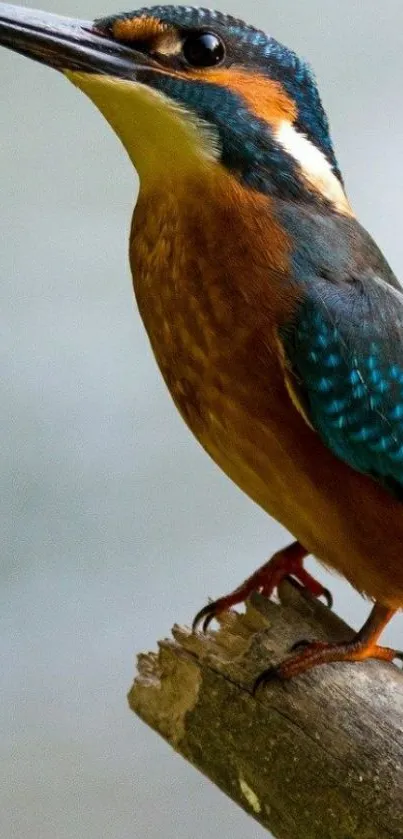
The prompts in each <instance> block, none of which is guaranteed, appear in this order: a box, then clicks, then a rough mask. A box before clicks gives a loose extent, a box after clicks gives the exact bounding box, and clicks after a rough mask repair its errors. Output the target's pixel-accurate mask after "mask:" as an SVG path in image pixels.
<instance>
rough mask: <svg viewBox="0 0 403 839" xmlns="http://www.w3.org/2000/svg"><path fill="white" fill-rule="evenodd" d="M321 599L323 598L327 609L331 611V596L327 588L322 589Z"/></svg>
mask: <svg viewBox="0 0 403 839" xmlns="http://www.w3.org/2000/svg"><path fill="white" fill-rule="evenodd" d="M322 597H324V598H325V600H326V604H327V607H328V609H333V595H332V592H331V591H329V589H328V588H324V589H323V592H322Z"/></svg>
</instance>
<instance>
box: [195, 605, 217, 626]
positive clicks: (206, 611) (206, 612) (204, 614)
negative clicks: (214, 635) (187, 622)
mask: <svg viewBox="0 0 403 839" xmlns="http://www.w3.org/2000/svg"><path fill="white" fill-rule="evenodd" d="M210 615H211V603H208V604H207V606H203V609H200V612H198V613H197V615H196V617H195V619H194V621H193V623H192V632H197V630H198V628H199V625H200V624H201V622H202V621H204V619H205V618H206V619H207V618H209V617H210ZM213 617H214V614H213ZM202 629H203V632H204V631H205V630H204V623H203V627H202Z"/></svg>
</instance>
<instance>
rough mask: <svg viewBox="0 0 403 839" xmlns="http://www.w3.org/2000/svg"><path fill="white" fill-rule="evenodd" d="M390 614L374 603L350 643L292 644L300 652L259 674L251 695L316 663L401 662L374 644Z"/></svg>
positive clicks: (398, 655)
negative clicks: (370, 660)
mask: <svg viewBox="0 0 403 839" xmlns="http://www.w3.org/2000/svg"><path fill="white" fill-rule="evenodd" d="M393 615H394V611H392V610H391V609H387V607H385V606H382V605H381V604H380V603H375V606H374V607H373V609H372V611H371V614H370V616H369V618H368V620H367V622H366V623H365V624H364V626H363V628H362V629H361V630H360V631H359V632H358V633H357V634H356V636H355V637H354V638H353V639H352V640H351V641H346V642H344V643H338V644H326V643H323V642H321V641H313V642H308V641H300V642H298V643H297V644H294V646H293V647H292V650H291V651H292V652H294V651H295V650H298V649H300V648H301V647H302V651H301V652H298V653H297V655H294V656H292V657H291V658H288V659H286V660H285V661H283V662H282V663H281V664H279V665H278V666H277V667H270V668H269V669H268V670H265V671H264V672H263V673H261V675H260V676H259V677H258V678H257V680H256V682H255V684H254V688H253V692H254V693H255V692H256V691H257V689H258V688H259V687H260V686H261V685H263V684H267V683H268V682H272V681H274V680H276V679H280V680H287V679H292V678H294V676H299V675H300V674H301V673H306V672H307V671H308V670H311V669H312V668H313V667H318V665H319V664H327V663H328V662H331V661H364V660H365V659H367V658H374V659H379V660H381V661H393V660H394V659H395V658H396V659H400V661H403V652H398V651H397V650H392V649H390V648H389V647H380V646H378V644H377V640H378V638H379V636H380V634H381V632H382V630H383V629H384V628H385V626H386V624H387V623H388V622H389V620H390V619H391V617H392V616H393Z"/></svg>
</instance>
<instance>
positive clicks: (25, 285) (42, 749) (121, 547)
mask: <svg viewBox="0 0 403 839" xmlns="http://www.w3.org/2000/svg"><path fill="white" fill-rule="evenodd" d="M216 6H217V8H220V9H222V10H225V11H230V12H232V13H235V14H239V15H242V16H244V17H246V18H247V19H248V22H251V23H254V24H256V25H258V26H260V27H262V28H265V29H266V30H267V31H268V32H270V33H271V34H273V35H275V36H276V37H278V38H279V39H280V40H283V41H284V42H285V43H287V44H288V45H289V46H292V47H293V48H294V49H296V50H297V51H299V52H301V53H302V54H304V55H305V56H306V57H308V58H309V59H310V60H311V62H312V64H313V65H314V67H315V70H316V72H317V76H318V79H319V83H320V89H321V92H322V94H323V98H324V102H325V105H326V107H327V110H328V112H329V115H330V119H331V125H332V128H333V136H334V140H335V144H336V149H337V152H338V156H339V160H340V163H341V167H342V170H343V172H344V175H345V177H346V182H347V187H348V191H349V195H350V198H351V200H352V203H353V205H354V208H355V210H356V212H357V214H358V216H359V218H360V220H361V221H362V223H363V224H364V225H365V226H366V227H367V228H368V229H369V230H370V231H371V233H372V234H373V235H374V236H375V238H376V239H377V241H378V243H379V245H380V246H381V248H382V249H383V251H384V252H385V255H386V256H387V258H388V259H389V260H390V262H391V264H392V266H393V267H394V269H395V270H396V272H397V274H398V275H399V273H400V275H401V274H402V269H403V245H402V235H401V194H402V187H403V180H402V167H401V145H402V129H403V117H402V108H401V103H402V88H401V79H402V73H403V49H402V47H403V36H402V32H403V6H402V3H401V0H387V1H386V2H380V0H378V2H375V0H366V2H365V3H363V2H362V1H361V2H358V1H357V0H340V2H338V3H326V2H323V1H322V2H319V0H306V2H305V3H300V2H299V0H282V2H281V3H279V2H274V0H261V2H253V3H251V4H248V3H246V2H245V0H244V2H230V0H227V1H226V2H225V3H220V2H218V0H216ZM46 8H47V9H49V11H52V12H60V13H64V14H69V15H77V16H80V17H84V18H85V17H87V18H91V17H94V16H100V15H103V14H107V13H111V12H115V11H117V9H116V7H114V6H113V5H108V4H106V5H104V6H100V5H99V4H95V3H93V2H89V1H88V2H86V3H85V4H84V5H81V4H79V3H78V2H77V0H71V2H70V5H68V4H65V5H63V6H62V5H61V4H60V3H59V2H50V0H48V2H47V4H46ZM0 79H1V82H0V185H1V189H0V204H1V219H2V232H1V246H0V278H1V282H0V298H1V304H0V318H1V325H0V354H1V366H0V370H1V374H0V403H1V406H2V411H1V436H0V472H1V475H2V480H1V495H0V500H1V505H0V516H1V534H0V538H1V558H2V564H1V572H0V573H1V587H0V667H1V675H2V690H1V703H0V835H1V836H2V837H4V839H8V838H9V837H18V839H98V837H102V839H126V837H127V839H129V837H130V839H132V837H144V839H160V837H161V836H163V837H164V839H209V838H210V837H212V836H214V837H215V836H222V837H231V839H244V837H245V836H247V837H248V839H260V837H263V836H264V835H266V836H267V834H265V833H264V832H263V831H262V830H261V829H260V827H259V826H258V825H257V824H256V823H255V822H253V821H252V820H251V819H249V818H248V817H247V816H246V815H245V814H244V813H243V812H242V811H241V810H238V809H237V808H236V807H235V806H234V805H233V804H231V802H229V801H227V800H226V799H225V797H224V796H223V795H222V794H221V793H220V792H218V791H217V790H216V789H215V788H214V787H213V786H211V785H210V784H209V783H208V781H206V780H205V779H204V778H203V777H201V776H200V775H199V774H198V773H197V772H196V771H195V770H193V769H192V768H191V767H189V766H187V765H186V764H185V763H184V761H182V760H181V759H180V758H179V757H178V756H177V755H175V754H174V753H173V752H172V751H171V750H170V749H169V748H168V747H167V746H166V745H165V743H164V742H163V741H162V740H160V739H159V738H158V737H157V736H156V735H154V734H153V733H152V732H151V731H149V730H148V729H147V728H146V727H145V726H144V725H142V723H140V722H139V721H138V720H137V719H136V718H135V717H134V716H133V715H132V714H130V713H129V711H128V709H127V706H126V699H125V694H126V691H127V689H128V688H129V686H130V683H131V680H132V678H133V674H134V667H135V663H134V662H135V653H136V652H138V651H140V650H144V649H154V648H155V645H156V640H157V638H160V637H163V636H165V635H166V634H167V633H168V632H169V629H170V626H171V625H172V624H173V622H174V621H180V622H188V621H189V620H190V619H191V617H192V616H193V614H194V612H195V611H196V610H197V609H198V608H199V607H200V606H201V605H203V604H204V602H205V601H206V598H207V596H208V595H219V594H221V593H223V592H225V591H227V590H229V589H230V588H232V587H233V586H235V585H236V584H237V583H239V582H240V581H241V580H242V579H243V578H244V577H245V576H246V575H247V574H248V573H250V572H251V571H252V570H253V569H254V568H255V567H257V565H259V564H261V562H262V561H263V560H264V559H265V558H266V557H267V556H268V555H269V554H270V553H271V552H273V551H274V550H276V549H278V548H279V547H280V546H282V545H284V544H285V543H286V541H287V538H288V536H287V534H286V533H284V531H282V529H281V528H280V527H279V526H278V525H277V524H275V523H274V522H272V521H271V520H270V519H269V518H268V517H267V516H266V515H264V514H263V512H262V511H260V510H259V509H257V508H256V507H254V505H253V504H252V503H251V502H250V501H249V500H248V499H247V498H246V497H244V496H243V495H242V494H241V493H240V492H239V491H238V490H237V489H236V488H235V487H234V486H232V485H231V483H230V482H229V481H228V480H227V479H226V478H225V477H224V476H223V475H222V474H221V473H220V472H219V471H218V469H217V468H216V467H215V466H214V464H213V463H212V462H210V461H209V459H208V458H207V457H206V456H205V454H204V453H203V451H202V450H201V449H200V448H199V447H198V445H197V443H196V442H195V441H194V440H193V439H192V438H191V436H190V434H189V432H188V431H187V429H186V428H185V426H184V424H183V423H182V421H181V420H180V418H179V417H178V416H177V414H176V412H175V409H174V407H173V405H172V404H171V402H170V399H169V396H168V394H167V392H166V390H165V387H164V385H163V384H162V382H161V379H160V377H159V374H158V371H157V369H156V366H155V363H154V361H153V358H152V356H151V352H150V349H149V346H148V342H147V339H146V336H145V332H144V330H143V327H142V324H141V322H140V318H139V315H138V313H137V311H136V308H135V304H134V301H133V296H132V289H131V279H130V275H129V268H128V264H127V258H126V252H127V234H128V227H129V222H130V215H131V210H132V205H133V203H134V201H135V197H136V191H137V181H136V177H135V174H134V173H133V171H132V169H131V166H130V164H129V161H128V159H126V157H125V154H124V152H123V150H122V148H121V147H120V145H119V143H118V141H117V140H116V138H115V137H114V136H113V134H112V132H111V131H110V129H109V128H108V126H107V125H106V123H105V122H104V121H103V119H102V117H101V116H100V114H98V113H97V111H96V110H95V108H94V107H93V106H92V105H91V104H90V103H89V102H88V101H87V100H86V99H85V97H84V96H82V94H80V93H79V92H78V91H77V90H75V89H74V88H73V87H72V86H70V85H69V84H68V83H67V82H66V80H65V79H63V78H62V77H61V76H59V75H57V74H56V73H53V72H51V71H50V70H48V69H46V68H44V67H41V66H39V65H36V64H34V63H32V62H29V61H27V60H26V59H23V58H22V57H20V56H17V55H13V54H11V53H9V52H7V51H6V50H2V51H1V52H0ZM357 515H359V499H357ZM387 535H388V534H387V533H385V540H387ZM311 567H313V563H311ZM320 575H321V576H322V578H324V579H325V580H326V583H327V584H328V585H330V586H331V588H332V589H333V592H334V594H335V603H336V608H337V610H338V611H339V612H340V613H341V614H342V615H344V616H346V617H347V618H348V619H349V620H350V621H351V622H352V623H353V624H354V625H355V626H357V627H358V626H359V625H360V623H361V622H362V621H363V619H364V616H365V615H366V614H367V611H368V606H367V604H365V602H364V601H363V599H362V598H360V596H359V595H358V594H356V593H355V592H353V591H352V589H351V588H350V587H349V586H348V585H347V583H345V582H344V581H341V580H338V579H336V578H329V576H328V575H326V574H325V573H324V572H323V571H320ZM402 636H403V633H402V620H401V618H398V619H395V621H394V622H393V624H392V626H391V627H390V629H389V630H388V632H387V633H386V635H385V638H387V640H388V641H389V642H390V643H394V644H396V645H399V644H400V646H401V645H402V643H403V642H402Z"/></svg>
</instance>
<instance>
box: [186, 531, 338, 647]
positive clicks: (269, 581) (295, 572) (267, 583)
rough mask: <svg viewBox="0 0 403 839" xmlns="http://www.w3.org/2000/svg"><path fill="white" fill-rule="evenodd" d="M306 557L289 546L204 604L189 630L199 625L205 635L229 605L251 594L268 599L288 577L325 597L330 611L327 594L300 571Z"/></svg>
mask: <svg viewBox="0 0 403 839" xmlns="http://www.w3.org/2000/svg"><path fill="white" fill-rule="evenodd" d="M306 556H308V551H307V550H305V548H304V547H303V546H302V545H300V543H299V542H293V543H292V545H288V547H287V548H284V549H283V550H282V551H278V552H277V553H275V554H274V556H272V557H271V559H269V561H268V562H265V564H264V565H262V566H261V568H258V570H257V571H255V573H254V574H252V576H251V577H248V579H247V580H245V582H244V583H242V584H241V585H240V586H238V588H236V589H235V591H233V592H231V594H227V595H226V596H224V597H220V598H219V599H218V600H214V601H213V602H212V603H208V604H207V606H205V607H204V608H203V609H201V610H200V612H198V613H197V615H196V617H195V619H194V621H193V631H195V630H196V629H197V628H198V626H199V624H200V623H201V622H203V631H204V632H205V631H206V630H207V628H208V626H209V624H210V623H211V621H212V620H213V618H215V617H216V616H217V615H219V614H220V613H221V612H225V611H227V610H228V609H230V608H231V606H236V604H237V603H244V602H245V600H247V598H248V597H249V595H250V594H252V592H254V591H258V592H260V593H261V594H264V595H265V596H266V597H270V596H271V595H272V594H273V592H274V591H275V589H276V588H277V587H278V586H279V585H280V583H281V581H282V580H283V579H284V578H285V577H290V576H291V577H294V578H295V579H297V580H298V581H299V582H300V583H301V585H302V586H303V587H304V588H305V589H308V591H310V593H311V594H313V595H314V596H315V597H321V596H323V597H325V599H326V601H327V604H328V606H329V608H331V607H332V603H333V600H332V595H331V593H330V591H328V590H327V589H325V588H324V587H323V586H322V585H321V584H320V583H318V581H317V580H315V578H314V577H312V576H311V574H309V573H308V571H306V570H305V568H304V565H303V561H304V559H305V557H306Z"/></svg>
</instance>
